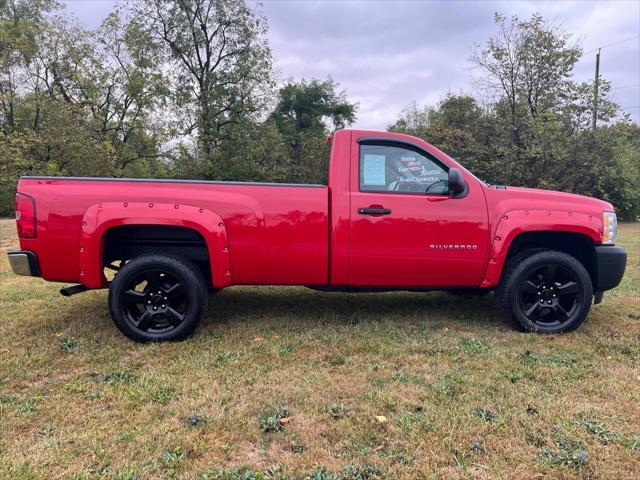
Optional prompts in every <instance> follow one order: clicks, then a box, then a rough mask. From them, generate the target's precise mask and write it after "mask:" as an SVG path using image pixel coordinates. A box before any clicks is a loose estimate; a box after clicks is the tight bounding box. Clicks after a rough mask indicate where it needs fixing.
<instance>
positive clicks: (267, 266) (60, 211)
mask: <svg viewBox="0 0 640 480" xmlns="http://www.w3.org/2000/svg"><path fill="white" fill-rule="evenodd" d="M18 190H19V191H20V192H24V193H26V194H27V195H31V196H32V197H33V198H34V199H35V200H36V215H37V225H38V227H37V228H38V237H37V238H36V239H33V240H28V239H21V241H20V246H21V248H23V249H25V250H31V251H33V252H35V253H36V254H37V256H38V259H39V261H40V267H41V271H42V276H43V278H44V279H45V280H52V281H59V282H82V283H84V279H83V278H81V276H80V256H79V250H80V246H81V245H80V243H81V242H80V240H81V236H82V221H83V217H84V216H85V214H86V212H87V210H88V209H89V208H91V207H92V206H93V205H97V204H98V203H102V204H107V203H120V204H124V203H128V204H138V203H139V204H145V205H148V204H149V203H154V204H167V205H176V204H178V205H181V206H182V205H185V206H192V207H193V208H192V209H191V210H189V209H182V210H179V211H180V214H179V217H180V218H177V217H175V216H171V217H169V216H166V217H165V218H163V217H161V216H159V215H158V214H157V213H155V212H157V210H156V211H154V210H153V209H148V210H149V211H148V213H147V218H146V220H144V219H143V220H140V215H142V213H140V212H138V211H136V213H134V214H131V218H129V219H128V218H127V217H126V216H122V217H121V218H120V220H117V221H112V222H110V223H109V226H117V225H127V224H132V223H133V224H135V223H141V224H148V223H150V222H151V221H152V219H154V218H155V219H160V220H163V221H162V222H159V223H160V224H165V225H167V224H171V225H177V226H192V225H196V224H198V225H201V227H200V228H199V231H200V232H201V233H202V232H203V231H209V230H210V229H211V228H213V225H210V223H211V221H212V220H210V219H208V218H202V217H203V216H202V215H201V214H200V213H199V209H200V208H202V209H204V210H206V211H208V212H211V213H213V214H215V215H216V217H215V218H218V217H219V218H221V219H222V221H223V222H224V225H225V230H226V235H227V238H228V244H229V245H228V246H229V263H230V265H231V272H232V278H233V283H234V284H274V285H285V284H290V285H298V284H301V285H308V284H309V285H316V284H317V285H324V284H326V283H327V281H328V254H329V252H328V240H327V236H328V235H327V232H328V228H329V227H328V190H327V188H325V187H312V186H308V187H307V186H268V185H258V184H247V185H239V184H222V183H220V184H218V183H182V182H180V183H178V182H175V183H174V182H153V181H149V182H127V181H117V180H113V181H99V180H98V181H92V180H70V179H55V178H49V179H21V180H20V183H19V184H18ZM27 192H28V193H27ZM122 215H125V214H122ZM136 219H138V220H136ZM213 222H214V223H215V221H213ZM104 231H105V229H104V228H101V229H99V233H100V235H103V234H104ZM206 238H207V237H206V236H205V239H206ZM96 241H97V240H96ZM100 241H101V240H100ZM208 248H209V251H210V252H211V248H212V246H211V245H208ZM97 253H98V252H96V254H97ZM212 259H213V260H214V261H213V262H212V263H216V262H217V261H218V256H217V255H214V256H213V257H212ZM100 260H101V257H100V256H97V257H94V258H93V260H92V261H93V262H95V263H96V268H98V266H99V263H100ZM214 278H215V275H214ZM87 286H91V287H92V288H95V284H94V283H93V281H92V283H91V285H87ZM216 286H217V285H216Z"/></svg>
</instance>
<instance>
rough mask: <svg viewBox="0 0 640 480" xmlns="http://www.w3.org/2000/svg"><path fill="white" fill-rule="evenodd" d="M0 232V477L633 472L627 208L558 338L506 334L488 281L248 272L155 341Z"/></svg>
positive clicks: (636, 452)
mask: <svg viewBox="0 0 640 480" xmlns="http://www.w3.org/2000/svg"><path fill="white" fill-rule="evenodd" d="M0 228H1V229H2V230H1V234H2V235H1V238H2V251H3V255H2V257H1V258H0V312H1V313H0V315H1V318H0V478H112V479H146V478H188V479H191V478H196V479H199V478H209V479H214V478H216V479H249V478H264V479H285V478H287V479H288V478H302V477H304V476H306V478H310V479H319V480H329V479H333V480H335V479H341V480H344V479H354V480H355V479H373V478H406V479H414V478H425V479H431V478H471V479H476V478H503V479H510V478H542V476H544V478H553V479H573V478H603V479H609V478H611V479H614V478H615V479H625V478H628V479H632V478H640V266H639V261H640V256H639V253H640V228H639V225H638V224H633V225H631V224H623V225H621V226H620V243H621V244H622V245H623V246H625V247H626V248H627V251H628V253H629V263H628V269H627V273H626V275H625V278H624V280H623V283H622V285H621V286H620V287H619V288H618V289H616V290H615V291H613V292H609V293H607V294H605V298H604V302H603V303H602V304H601V305H597V306H594V307H593V308H592V311H591V314H590V317H589V319H588V320H587V322H586V323H585V324H584V325H583V326H582V327H581V328H580V329H579V330H578V331H576V332H573V333H570V334H567V335H560V336H551V337H549V336H538V335H531V334H522V333H519V332H516V331H513V330H512V329H511V328H510V327H508V326H507V325H505V324H504V323H502V322H501V321H500V320H498V319H497V318H496V311H495V310H494V308H493V298H492V296H491V295H488V296H486V297H485V298H482V299H480V300H478V299H463V300H461V299H460V298H458V297H454V296H450V295H448V294H446V293H402V292H397V293H381V294H361V295H354V294H328V293H319V292H314V291H311V290H307V289H304V288H288V287H287V288H270V287H263V288H257V287H256V288H254V287H243V288H231V289H228V290H224V291H222V292H220V293H218V294H217V295H215V296H212V297H211V298H210V305H209V313H208V316H207V318H206V319H205V321H204V322H203V324H202V325H201V327H200V328H199V329H198V330H197V332H196V333H195V335H194V336H193V337H191V338H189V339H187V340H186V341H183V342H181V343H168V344H151V345H138V344H134V343H132V342H130V341H129V340H127V339H126V338H125V337H124V336H123V335H121V334H120V333H119V332H118V330H117V329H116V328H115V327H114V325H113V324H112V322H111V320H110V318H109V315H108V311H107V306H106V292H103V291H99V292H87V293H84V294H82V295H78V296H75V297H72V298H64V297H61V296H60V295H59V294H58V289H59V288H60V285H56V284H52V283H47V282H43V281H41V280H39V279H31V278H25V277H18V276H14V275H13V274H12V273H10V270H9V266H8V262H7V260H6V258H5V256H4V251H5V250H6V249H7V248H8V247H11V246H15V245H16V238H15V233H14V228H15V227H14V225H13V222H11V221H1V222H0ZM285 408H286V412H285ZM381 416H382V417H385V418H384V421H381V420H380V419H379V418H377V417H381ZM283 417H284V418H285V419H287V420H286V421H285V423H282V422H280V420H281V419H283ZM288 417H291V418H290V419H288Z"/></svg>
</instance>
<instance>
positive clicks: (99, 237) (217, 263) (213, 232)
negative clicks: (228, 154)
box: [79, 202, 233, 288]
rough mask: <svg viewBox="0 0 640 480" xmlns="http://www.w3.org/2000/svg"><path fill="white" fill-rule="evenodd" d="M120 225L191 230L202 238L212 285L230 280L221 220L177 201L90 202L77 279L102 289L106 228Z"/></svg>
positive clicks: (226, 245)
mask: <svg viewBox="0 0 640 480" xmlns="http://www.w3.org/2000/svg"><path fill="white" fill-rule="evenodd" d="M123 225H170V226H177V227H185V228H189V229H192V230H195V231H196V232H198V233H199V234H200V235H202V237H203V238H204V240H205V243H206V245H207V250H208V252H209V261H210V264H211V278H212V280H213V284H214V285H215V287H216V288H223V287H227V286H229V285H231V284H232V283H233V279H232V275H231V262H230V258H229V242H228V237H227V230H226V227H225V224H224V221H223V220H222V218H221V217H220V215H218V214H217V213H215V212H212V211H210V210H207V209H204V208H200V207H195V206H193V205H184V204H178V203H154V202H102V203H95V204H93V205H91V206H90V207H89V208H88V209H87V210H86V212H85V213H84V216H83V217H82V230H81V235H80V258H79V269H80V282H81V283H82V284H83V285H85V286H86V287H88V288H104V287H106V286H107V279H106V277H105V276H104V267H103V265H102V254H103V251H104V236H105V233H106V232H107V230H109V229H110V228H113V227H119V226H123Z"/></svg>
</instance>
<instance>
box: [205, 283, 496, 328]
mask: <svg viewBox="0 0 640 480" xmlns="http://www.w3.org/2000/svg"><path fill="white" fill-rule="evenodd" d="M497 318H498V312H497V311H496V309H495V307H494V301H493V295H492V294H487V295H485V296H483V297H476V296H471V295H452V294H450V293H447V292H384V293H325V292H317V291H313V290H310V289H305V288H300V287H233V288H229V289H226V290H223V291H221V292H218V293H216V294H213V295H211V296H210V297H209V309H208V314H207V317H206V319H205V322H204V323H205V324H211V323H213V324H216V323H223V324H235V323H251V324H255V325H259V324H263V325H270V326H276V325H277V324H279V323H283V324H286V325H287V326H288V327H292V326H295V325H298V326H300V327H302V326H304V325H309V326H312V325H313V324H325V325H326V324H329V325H331V324H334V325H350V324H351V325H352V324H355V323H360V322H389V321H391V322H396V321H397V322H407V321H410V322H411V321H413V322H421V321H429V322H459V323H460V324H465V323H466V324H469V323H496V322H497Z"/></svg>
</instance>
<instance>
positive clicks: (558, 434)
mask: <svg viewBox="0 0 640 480" xmlns="http://www.w3.org/2000/svg"><path fill="white" fill-rule="evenodd" d="M553 437H554V445H553V446H549V445H546V446H544V447H542V448H541V449H540V457H541V458H542V460H544V461H545V462H546V463H548V464H550V465H558V466H568V467H577V468H579V467H583V466H584V465H586V464H587V463H588V462H589V452H587V451H586V450H584V447H583V446H582V444H581V443H580V442H578V441H576V440H573V439H571V438H570V437H569V436H568V435H567V434H566V433H565V432H562V431H560V430H558V429H556V430H555V431H554V434H553Z"/></svg>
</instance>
